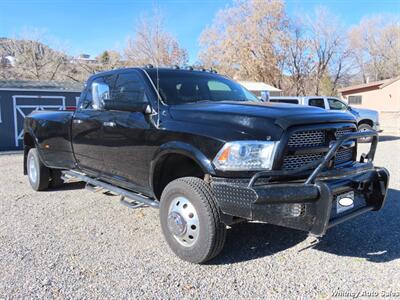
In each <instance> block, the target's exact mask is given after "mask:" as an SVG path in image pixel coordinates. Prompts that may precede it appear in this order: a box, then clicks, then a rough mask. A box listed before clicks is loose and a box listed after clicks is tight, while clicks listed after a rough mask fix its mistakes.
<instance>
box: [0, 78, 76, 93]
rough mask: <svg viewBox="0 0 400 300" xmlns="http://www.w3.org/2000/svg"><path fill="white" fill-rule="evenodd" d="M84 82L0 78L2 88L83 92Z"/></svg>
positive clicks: (0, 88) (0, 87)
mask: <svg viewBox="0 0 400 300" xmlns="http://www.w3.org/2000/svg"><path fill="white" fill-rule="evenodd" d="M82 89H83V84H81V83H77V82H62V81H42V80H38V81H36V80H0V90H20V91H21V90H38V91H50V92H51V91H64V92H81V91H82Z"/></svg>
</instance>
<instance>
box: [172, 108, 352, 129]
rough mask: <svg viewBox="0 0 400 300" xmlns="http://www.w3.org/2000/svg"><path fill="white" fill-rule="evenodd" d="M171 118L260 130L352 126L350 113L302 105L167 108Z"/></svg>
mask: <svg viewBox="0 0 400 300" xmlns="http://www.w3.org/2000/svg"><path fill="white" fill-rule="evenodd" d="M170 114H171V117H172V118H173V119H175V120H179V121H187V122H195V123H203V124H204V123H205V124H212V125H216V124H218V125H219V126H222V125H225V126H226V125H228V126H232V127H233V128H232V127H227V128H232V129H234V128H235V129H238V127H242V129H243V130H245V131H246V130H248V129H251V128H252V129H255V130H259V129H263V130H264V132H265V128H267V127H266V126H278V127H280V128H281V129H283V130H285V129H287V128H288V127H290V126H295V125H306V124H318V123H341V122H345V123H346V122H347V123H348V122H350V123H355V118H354V117H353V116H352V115H351V114H343V113H333V112H327V111H325V110H324V109H321V108H317V107H310V106H302V105H292V104H283V103H271V102H238V101H220V102H201V103H189V104H182V105H175V106H171V107H170Z"/></svg>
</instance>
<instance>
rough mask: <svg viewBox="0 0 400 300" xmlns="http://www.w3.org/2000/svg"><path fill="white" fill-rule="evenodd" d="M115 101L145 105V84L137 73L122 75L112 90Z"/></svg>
mask: <svg viewBox="0 0 400 300" xmlns="http://www.w3.org/2000/svg"><path fill="white" fill-rule="evenodd" d="M111 97H112V100H113V101H121V102H133V103H145V102H147V100H146V96H145V93H144V84H143V82H142V79H141V78H140V76H139V75H138V74H136V73H133V72H130V73H122V74H119V75H118V78H117V81H116V83H115V85H114V87H113V88H112V90H111Z"/></svg>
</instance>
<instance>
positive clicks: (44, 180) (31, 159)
mask: <svg viewBox="0 0 400 300" xmlns="http://www.w3.org/2000/svg"><path fill="white" fill-rule="evenodd" d="M27 167H28V178H29V183H30V184H31V187H32V188H33V189H34V190H35V191H43V190H45V189H47V188H48V187H49V180H50V170H49V168H47V167H46V166H45V165H44V164H43V163H42V161H41V160H40V157H39V153H38V151H37V149H36V148H32V149H31V150H29V152H28V157H27Z"/></svg>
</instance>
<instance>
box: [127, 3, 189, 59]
mask: <svg viewBox="0 0 400 300" xmlns="http://www.w3.org/2000/svg"><path fill="white" fill-rule="evenodd" d="M125 55H126V58H127V60H128V62H129V63H130V64H133V65H145V64H153V65H156V66H163V65H164V66H167V65H184V64H186V63H187V62H188V54H187V51H186V50H185V49H183V48H182V47H181V46H180V45H179V43H178V41H177V40H176V39H175V38H174V37H173V36H172V35H171V34H170V33H168V32H167V31H165V29H164V19H163V16H162V14H161V13H160V11H159V10H158V9H155V10H154V13H153V15H152V16H147V15H143V16H142V17H141V18H140V20H139V22H138V24H137V27H136V30H135V35H134V37H133V38H129V39H128V44H127V47H126V49H125Z"/></svg>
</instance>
